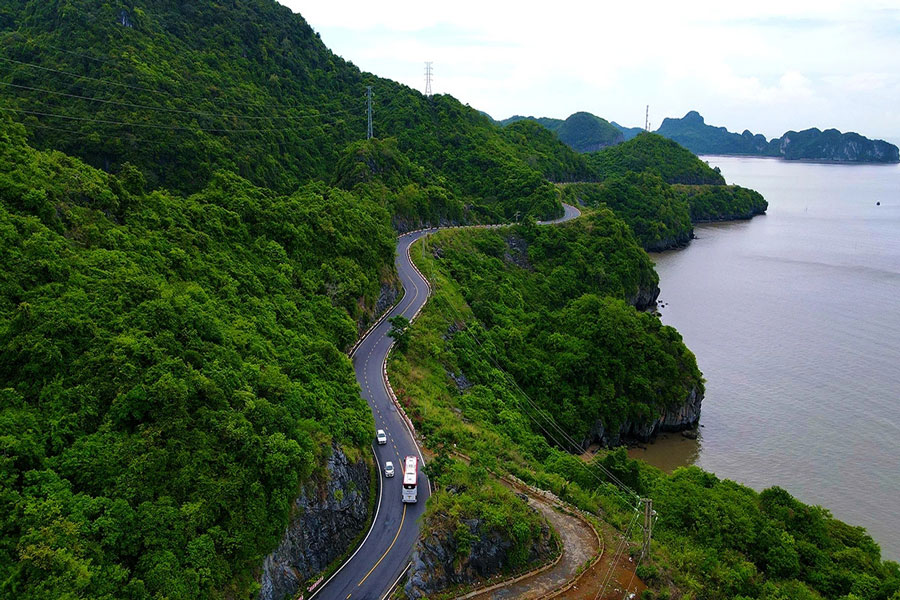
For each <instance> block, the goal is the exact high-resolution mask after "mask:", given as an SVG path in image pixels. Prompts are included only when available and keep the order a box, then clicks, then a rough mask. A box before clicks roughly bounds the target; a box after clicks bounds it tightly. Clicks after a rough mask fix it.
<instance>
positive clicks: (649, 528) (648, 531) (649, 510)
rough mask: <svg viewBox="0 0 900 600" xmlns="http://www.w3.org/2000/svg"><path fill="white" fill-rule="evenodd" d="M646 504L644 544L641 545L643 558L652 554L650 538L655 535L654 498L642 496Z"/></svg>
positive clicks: (642, 501)
mask: <svg viewBox="0 0 900 600" xmlns="http://www.w3.org/2000/svg"><path fill="white" fill-rule="evenodd" d="M641 504H643V505H644V544H643V546H642V547H641V558H642V559H643V558H644V557H645V556H647V555H648V554H650V538H651V537H652V535H653V498H641Z"/></svg>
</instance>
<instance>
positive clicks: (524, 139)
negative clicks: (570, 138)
mask: <svg viewBox="0 0 900 600" xmlns="http://www.w3.org/2000/svg"><path fill="white" fill-rule="evenodd" d="M503 137H504V138H506V139H507V140H508V141H509V142H510V143H512V144H515V145H516V146H517V147H518V148H519V153H520V155H521V156H522V159H523V160H524V161H525V162H526V163H527V164H528V165H529V166H530V167H532V168H534V169H536V170H537V171H538V172H540V173H541V174H543V176H544V177H546V178H547V179H549V180H550V181H585V180H592V179H594V174H593V172H592V171H591V168H590V167H589V166H588V164H587V160H586V159H585V158H584V156H582V155H580V154H578V153H577V152H575V151H574V150H572V149H571V148H569V147H568V146H567V145H566V144H564V143H563V142H562V140H560V139H559V138H558V137H557V136H556V135H555V134H554V133H553V132H552V131H550V130H549V129H547V128H545V127H542V126H541V125H540V124H539V123H537V122H535V121H532V120H529V119H525V120H521V121H517V122H515V123H512V124H510V125H507V126H506V127H504V128H503Z"/></svg>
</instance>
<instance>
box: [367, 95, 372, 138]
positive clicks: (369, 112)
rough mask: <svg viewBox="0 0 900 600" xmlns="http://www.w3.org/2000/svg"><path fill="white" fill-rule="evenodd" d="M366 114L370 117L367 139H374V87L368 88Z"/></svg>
mask: <svg viewBox="0 0 900 600" xmlns="http://www.w3.org/2000/svg"><path fill="white" fill-rule="evenodd" d="M366 114H367V116H368V117H369V124H368V127H367V128H366V139H367V140H371V139H372V136H373V134H372V86H371V85H367V86H366Z"/></svg>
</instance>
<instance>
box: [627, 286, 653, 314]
mask: <svg viewBox="0 0 900 600" xmlns="http://www.w3.org/2000/svg"><path fill="white" fill-rule="evenodd" d="M657 298H659V286H658V285H654V286H652V287H644V288H639V289H638V291H637V293H635V294H634V295H633V296H629V297H628V298H626V299H625V301H626V302H628V303H629V304H631V305H632V306H634V307H635V308H636V309H638V310H646V309H648V308H650V307H651V306H654V305H655V304H656V299H657Z"/></svg>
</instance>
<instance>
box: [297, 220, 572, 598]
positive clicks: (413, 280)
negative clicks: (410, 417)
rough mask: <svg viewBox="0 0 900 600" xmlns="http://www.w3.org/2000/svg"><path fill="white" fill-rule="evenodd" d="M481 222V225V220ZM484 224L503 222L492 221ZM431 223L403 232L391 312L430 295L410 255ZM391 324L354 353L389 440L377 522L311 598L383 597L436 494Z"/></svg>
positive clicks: (380, 454) (411, 310)
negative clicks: (408, 490) (409, 476)
mask: <svg viewBox="0 0 900 600" xmlns="http://www.w3.org/2000/svg"><path fill="white" fill-rule="evenodd" d="M563 208H564V210H565V212H564V214H563V216H562V217H560V218H559V219H554V220H551V221H539V224H541V225H549V224H555V223H562V222H564V221H570V220H572V219H574V218H576V217H578V216H579V215H581V211H580V210H578V209H577V208H575V207H574V206H569V205H568V204H563ZM476 227H478V226H476ZM481 227H501V225H486V226H481ZM437 230H438V229H437V228H434V229H425V230H420V231H414V232H410V233H406V234H403V235H401V236H400V237H398V238H397V255H396V259H395V261H394V263H395V266H396V269H397V275H398V276H399V277H400V283H401V285H402V286H403V289H404V295H403V298H402V299H401V300H400V302H398V303H397V304H396V306H394V308H393V309H391V310H390V312H389V313H388V315H387V316H388V317H394V316H396V315H403V316H405V317H407V318H408V319H410V320H412V319H413V318H414V317H415V316H416V315H417V314H418V312H419V310H421V308H422V307H423V306H425V302H427V301H428V295H429V287H428V282H427V281H426V280H425V278H424V277H423V276H422V275H421V274H420V273H419V272H418V271H417V270H416V268H415V267H414V266H413V264H412V261H411V260H410V257H409V248H410V246H412V244H414V243H415V242H416V241H417V240H419V239H421V238H423V237H425V236H426V235H430V234H431V233H434V232H435V231H437ZM390 329H391V326H390V323H388V321H387V318H384V319H382V320H381V321H380V322H379V323H378V324H377V325H376V326H375V327H373V328H372V329H371V330H370V331H369V332H368V333H367V334H366V335H365V336H364V337H363V338H362V340H360V342H359V344H358V345H357V346H356V349H355V351H354V352H353V354H352V358H353V367H354V369H355V371H356V380H357V381H358V382H359V386H360V388H361V390H362V396H363V398H365V399H366V402H368V403H369V406H370V407H371V408H372V413H373V414H374V415H375V428H376V429H384V431H385V433H386V434H387V444H385V445H380V446H379V445H373V449H374V452H375V458H376V460H377V466H378V467H379V469H378V472H379V476H378V482H379V485H378V494H379V496H378V500H377V504H376V509H375V517H374V519H373V521H372V527H371V529H370V530H369V532H368V534H367V535H366V537H365V539H364V540H363V542H362V544H360V546H359V547H358V548H357V549H356V551H355V552H354V553H353V554H352V555H351V556H350V558H349V559H348V560H347V561H346V562H344V564H343V565H342V566H341V567H340V569H338V570H337V571H336V572H335V573H334V575H332V576H331V578H329V579H328V580H327V581H326V582H325V583H324V584H323V585H321V586H320V587H319V588H318V589H317V590H316V591H315V592H314V593H313V595H312V596H310V597H309V600H312V599H313V598H316V599H317V600H350V599H351V598H352V599H353V600H383V599H384V598H386V597H387V595H388V594H389V593H390V592H391V590H392V589H393V587H394V585H395V584H396V583H397V581H398V580H399V579H400V578H401V577H402V575H403V573H404V572H405V571H406V568H407V566H408V565H409V559H410V555H411V554H412V550H413V547H414V546H415V543H416V539H417V538H418V536H419V522H418V520H419V517H421V516H422V513H424V512H425V503H426V501H427V500H428V497H429V496H430V495H431V492H430V488H429V483H428V480H427V478H426V477H425V475H424V474H423V473H422V471H421V466H422V464H423V463H424V461H423V460H422V453H421V451H420V450H419V447H418V446H417V445H416V441H415V438H414V437H413V433H412V431H411V430H410V429H409V428H408V426H407V425H406V422H405V420H404V418H403V416H402V415H400V414H399V413H398V411H397V408H396V406H395V405H394V403H393V402H392V401H391V397H390V394H389V392H388V388H387V384H386V382H385V380H384V377H383V366H384V364H385V361H386V360H387V356H388V352H390V349H391V344H392V342H393V340H392V339H391V338H389V337H387V333H388V331H390ZM406 456H418V457H419V461H420V462H419V467H420V469H419V485H418V488H419V497H418V502H416V503H415V504H403V503H402V502H401V501H400V490H401V488H402V483H401V482H402V480H403V462H404V461H403V459H404V457H406ZM386 461H391V462H393V463H394V469H395V470H396V471H397V475H396V476H395V477H393V478H390V479H388V478H385V477H384V463H385V462H386Z"/></svg>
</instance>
